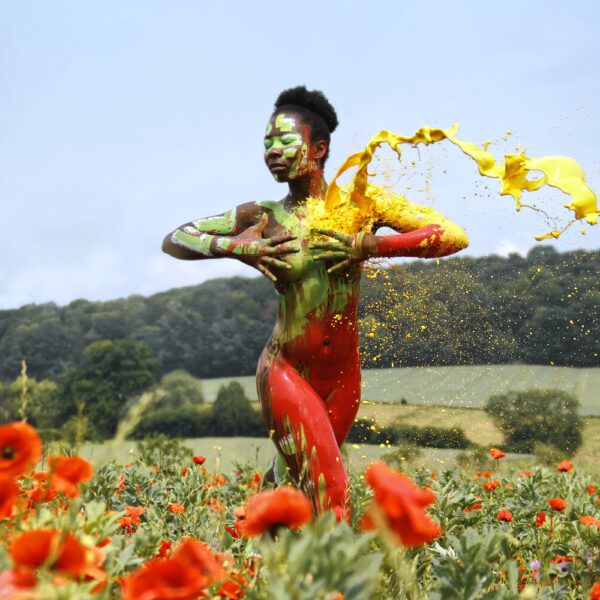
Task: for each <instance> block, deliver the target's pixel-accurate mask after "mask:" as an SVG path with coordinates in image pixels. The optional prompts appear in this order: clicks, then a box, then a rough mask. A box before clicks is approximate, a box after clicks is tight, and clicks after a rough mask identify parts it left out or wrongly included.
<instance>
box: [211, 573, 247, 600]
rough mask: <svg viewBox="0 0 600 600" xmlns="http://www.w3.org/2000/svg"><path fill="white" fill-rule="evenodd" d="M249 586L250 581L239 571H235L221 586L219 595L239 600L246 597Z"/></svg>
mask: <svg viewBox="0 0 600 600" xmlns="http://www.w3.org/2000/svg"><path fill="white" fill-rule="evenodd" d="M247 585H248V580H247V579H246V578H245V577H244V576H243V575H242V574H241V573H240V572H239V571H234V572H233V573H231V575H230V576H229V579H227V580H226V581H224V582H223V583H222V584H221V587H219V590H218V591H217V595H218V596H223V597H224V598H230V599H231V600H238V599H239V598H243V597H244V595H245V593H246V589H245V588H246V586H247Z"/></svg>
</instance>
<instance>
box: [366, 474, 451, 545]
mask: <svg viewBox="0 0 600 600" xmlns="http://www.w3.org/2000/svg"><path fill="white" fill-rule="evenodd" d="M365 478H366V480H367V483H368V485H369V486H370V487H372V488H373V490H374V492H375V498H374V501H373V504H372V505H371V507H370V508H369V511H368V512H367V514H366V515H365V517H364V518H363V521H362V524H361V526H362V528H363V529H366V530H369V529H373V528H374V525H375V524H379V523H378V521H383V522H385V523H386V525H387V526H388V527H389V529H390V530H391V531H392V532H393V533H394V534H395V535H397V536H398V537H399V540H400V542H401V543H402V544H403V545H405V546H420V545H422V544H426V543H428V542H430V541H432V540H433V539H435V538H436V537H438V536H439V535H440V534H441V532H442V530H441V528H440V526H439V525H438V524H437V523H435V522H434V521H433V520H432V519H431V517H430V516H429V515H428V514H427V513H426V512H425V510H424V509H425V507H426V506H429V505H430V504H431V503H432V502H433V501H434V500H435V495H434V494H433V492H430V491H423V490H420V489H419V488H418V487H417V486H416V485H415V484H414V483H413V482H412V481H411V480H410V479H409V478H408V477H406V476H405V475H403V474H402V473H399V472H398V471H394V470H393V469H391V468H390V467H388V466H387V465H386V464H385V463H383V462H376V463H373V464H372V465H371V466H370V467H369V468H368V469H367V471H366V472H365Z"/></svg>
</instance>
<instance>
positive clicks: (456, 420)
mask: <svg viewBox="0 0 600 600" xmlns="http://www.w3.org/2000/svg"><path fill="white" fill-rule="evenodd" d="M359 417H369V418H374V419H375V420H376V421H377V423H378V424H380V425H388V424H390V423H393V422H394V421H396V420H398V419H399V420H400V421H401V422H403V423H406V424H409V425H417V426H423V425H436V426H439V427H446V428H452V427H458V428H461V429H462V430H463V431H464V432H465V435H466V436H467V438H468V439H469V440H471V441H472V442H475V443H477V444H480V445H482V446H487V447H492V446H498V447H502V434H501V432H500V431H499V430H498V429H497V428H496V427H495V426H494V424H493V422H492V420H491V419H490V418H489V416H488V415H487V414H486V413H485V412H484V411H483V410H478V409H469V408H449V407H444V406H410V405H409V406H402V405H398V404H375V403H370V402H364V403H363V405H362V406H361V409H360V411H359ZM584 423H585V429H584V432H583V433H584V436H583V438H584V443H583V445H582V446H581V448H580V449H579V451H578V452H577V454H576V455H575V457H573V459H572V460H573V462H574V463H575V464H576V465H577V468H578V469H582V470H583V471H585V472H586V473H589V474H590V475H592V476H594V477H600V461H599V458H600V419H599V418H595V417H587V418H585V419H584ZM185 443H186V445H188V446H190V447H191V448H193V450H194V453H196V454H201V455H203V456H205V457H206V458H207V463H208V464H209V465H210V467H211V468H212V469H214V470H216V471H221V470H222V471H229V470H231V469H232V468H233V466H234V463H235V462H236V461H239V462H244V463H246V462H249V463H251V464H252V465H254V466H256V468H257V470H264V469H266V468H267V467H268V465H269V463H270V461H272V460H273V456H274V449H273V445H272V443H271V442H270V441H269V440H268V439H263V438H245V437H219V438H215V437H206V438H197V439H188V440H186V441H185ZM135 446H136V444H135V442H125V443H123V444H122V445H120V446H119V447H118V448H115V449H109V447H108V446H107V445H102V446H98V445H91V444H88V445H86V446H84V447H83V448H82V454H83V455H84V456H85V457H86V458H88V459H90V460H92V461H93V462H96V463H99V462H103V461H104V460H106V459H110V458H115V459H117V461H118V462H123V463H125V462H129V461H130V460H132V459H133V458H135V456H136V452H135ZM346 451H347V453H348V454H347V462H348V466H349V469H350V470H351V471H360V470H362V469H364V468H365V466H366V465H367V464H368V463H369V462H370V461H372V460H374V459H376V458H378V457H379V456H381V455H382V454H383V453H385V452H389V448H380V447H378V446H370V445H363V444H361V445H352V444H346ZM457 454H459V451H457V450H440V449H435V448H423V449H421V454H420V455H419V456H418V457H416V458H415V459H414V460H413V461H411V463H410V467H411V469H412V468H417V467H427V468H429V469H444V468H447V467H453V466H454V465H455V459H456V456H457ZM508 463H510V465H512V467H516V466H519V467H523V468H526V467H528V466H531V465H532V464H534V458H533V457H532V456H529V455H518V454H514V455H509V456H508V461H507V465H508Z"/></svg>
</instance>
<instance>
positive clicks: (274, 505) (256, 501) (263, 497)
mask: <svg viewBox="0 0 600 600" xmlns="http://www.w3.org/2000/svg"><path fill="white" fill-rule="evenodd" d="M311 517H312V507H311V504H310V502H309V500H308V499H307V498H306V496H305V495H304V494H303V493H302V492H300V491H298V490H297V489H295V488H292V487H280V488H277V489H275V490H269V491H266V492H260V493H258V494H256V495H254V496H250V497H249V498H248V502H247V504H246V518H245V519H244V521H243V522H242V527H241V529H242V532H243V535H245V536H248V537H252V536H255V535H260V534H261V533H263V531H267V530H269V531H274V530H275V529H276V528H277V527H291V528H292V529H298V528H299V527H301V526H302V525H304V524H305V523H307V522H308V521H310V519H311Z"/></svg>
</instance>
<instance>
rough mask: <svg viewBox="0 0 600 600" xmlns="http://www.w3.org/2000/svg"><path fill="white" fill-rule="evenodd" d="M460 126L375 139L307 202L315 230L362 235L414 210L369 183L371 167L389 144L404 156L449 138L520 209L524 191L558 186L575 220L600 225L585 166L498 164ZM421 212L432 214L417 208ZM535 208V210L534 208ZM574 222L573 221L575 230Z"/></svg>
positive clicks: (540, 161) (535, 161)
mask: <svg viewBox="0 0 600 600" xmlns="http://www.w3.org/2000/svg"><path fill="white" fill-rule="evenodd" d="M457 132H458V124H454V125H452V126H451V127H450V128H448V129H437V128H432V127H421V128H420V129H419V130H418V131H417V132H416V133H415V134H414V135H412V136H409V137H406V136H402V135H399V134H397V133H393V132H391V131H387V130H383V131H381V132H380V133H378V134H377V135H375V136H373V137H372V138H371V140H370V141H369V143H368V144H367V145H366V147H365V149H364V150H363V151H361V152H357V153H356V154H352V155H351V156H349V157H348V158H347V159H346V161H345V162H344V163H343V164H342V166H341V167H340V168H339V169H338V172H337V173H336V175H335V177H334V178H333V181H332V182H331V184H330V185H329V188H328V190H327V194H326V197H325V201H324V202H323V201H320V200H315V199H313V198H310V199H309V200H308V202H307V213H308V219H309V223H310V225H311V226H312V227H317V228H328V229H336V230H338V231H343V232H346V233H356V232H358V231H361V230H362V231H364V230H368V229H369V228H370V226H371V225H372V224H373V223H374V222H376V221H378V220H381V216H382V211H385V212H387V214H388V215H389V214H390V212H394V213H395V212H398V211H400V212H402V211H403V210H404V211H406V210H408V208H409V207H411V208H415V207H414V205H412V204H411V203H410V202H409V201H408V200H407V199H406V198H405V197H404V196H399V195H397V194H390V193H389V192H386V191H384V190H382V189H381V188H378V187H377V186H374V185H372V184H370V183H368V177H369V173H368V171H367V167H368V165H369V163H370V162H371V160H372V159H373V155H374V153H375V151H376V150H377V148H379V146H381V145H382V144H384V143H387V144H389V145H390V147H391V148H392V149H393V150H394V151H395V152H396V153H397V154H398V157H399V158H401V157H402V155H401V146H402V144H410V145H413V146H416V145H418V144H423V145H425V146H427V145H429V144H433V143H436V142H441V141H443V140H448V141H449V142H451V143H452V144H454V145H456V146H458V147H459V148H460V149H461V150H462V151H463V152H464V153H465V154H466V155H467V156H469V157H471V158H472V159H473V160H474V161H475V162H476V163H477V167H478V169H479V173H480V174H481V175H484V176H486V177H493V178H495V179H498V180H499V181H500V194H502V195H510V196H512V197H513V198H514V199H515V202H516V205H517V210H519V209H520V208H521V206H525V205H522V204H521V192H522V191H523V190H526V191H529V192H533V191H535V190H539V189H540V188H542V187H543V186H545V185H550V186H552V187H556V188H558V189H560V190H562V191H563V192H565V193H566V194H568V195H569V196H571V199H572V201H571V202H570V203H569V204H565V207H566V208H567V209H569V210H572V211H573V212H574V213H575V220H582V219H585V220H586V221H587V222H588V223H589V224H590V225H596V224H597V223H598V215H599V214H600V212H599V211H598V205H597V200H596V195H595V194H594V192H593V191H592V190H591V189H590V188H589V187H588V186H587V185H586V183H585V174H584V172H583V170H582V169H581V167H580V165H579V164H578V163H577V162H576V161H575V160H573V159H571V158H568V157H566V156H545V157H542V158H529V157H528V156H525V154H523V153H518V154H507V155H505V157H504V158H505V160H504V162H496V159H495V157H494V156H493V154H491V153H490V152H488V151H487V144H484V147H483V148H480V147H479V146H477V145H476V144H474V143H472V142H465V141H462V140H459V139H457V138H456V133H457ZM353 167H357V172H356V174H355V176H354V179H353V181H352V183H351V184H350V185H349V186H344V187H339V186H338V184H337V180H338V178H339V177H340V175H342V174H343V173H345V172H346V171H347V170H348V169H350V168H353ZM532 171H541V172H542V175H541V176H540V177H538V178H537V179H528V175H529V173H530V172H532ZM417 208H418V209H419V211H420V212H421V213H423V211H427V210H431V209H427V208H425V207H417ZM530 208H531V207H530ZM573 222H574V221H572V222H571V223H569V224H568V225H567V227H569V226H570V225H571V224H572V223H573ZM567 227H565V228H564V229H563V230H562V231H559V230H557V229H554V230H553V231H550V232H548V233H546V234H543V235H539V236H535V238H536V239H537V240H543V239H548V238H558V237H559V236H560V235H561V234H562V233H563V232H564V231H565V229H567Z"/></svg>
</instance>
